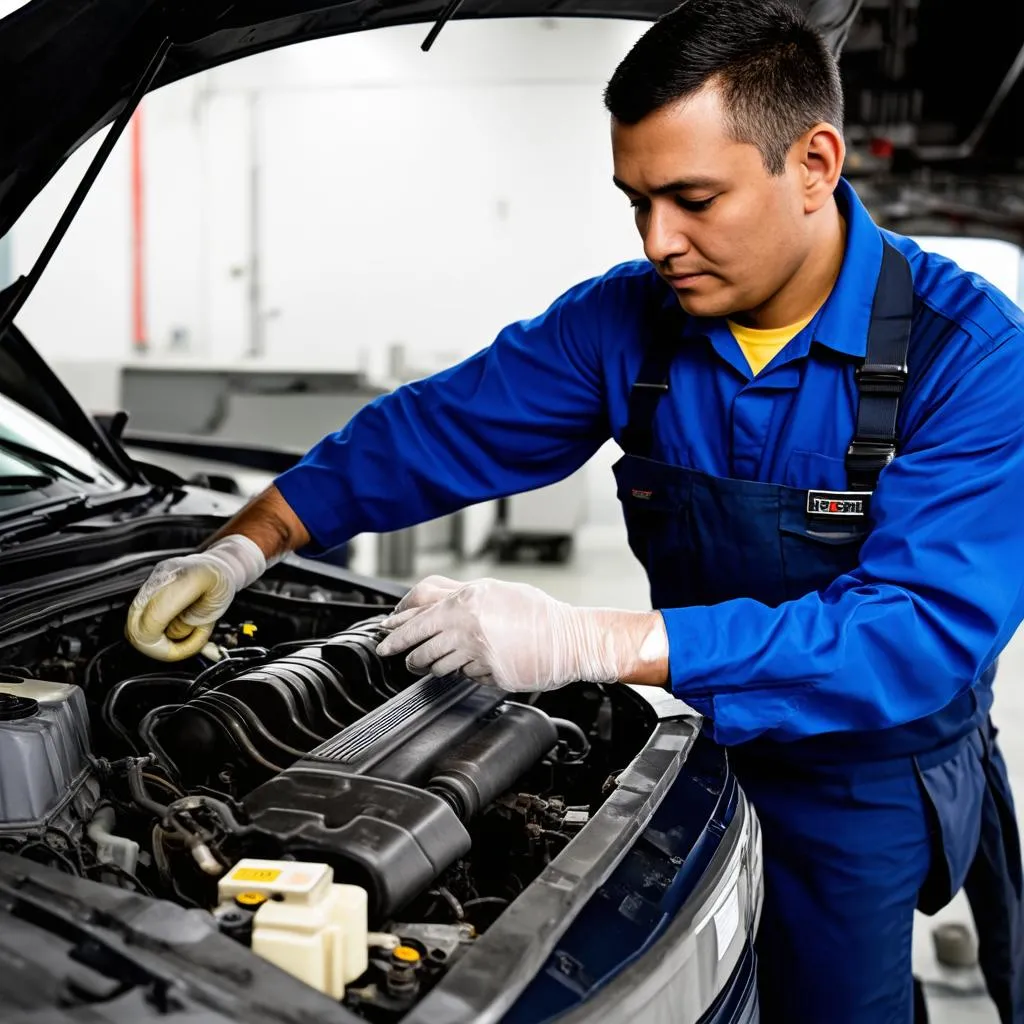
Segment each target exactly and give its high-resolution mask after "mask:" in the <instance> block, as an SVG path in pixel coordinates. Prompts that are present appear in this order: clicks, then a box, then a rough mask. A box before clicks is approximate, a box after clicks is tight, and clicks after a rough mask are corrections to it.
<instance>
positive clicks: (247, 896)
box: [235, 892, 267, 907]
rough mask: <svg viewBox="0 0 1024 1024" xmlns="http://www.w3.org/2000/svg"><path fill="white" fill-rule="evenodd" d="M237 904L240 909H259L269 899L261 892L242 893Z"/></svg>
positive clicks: (237, 898) (237, 897) (238, 896)
mask: <svg viewBox="0 0 1024 1024" xmlns="http://www.w3.org/2000/svg"><path fill="white" fill-rule="evenodd" d="M235 902H236V903H237V904H238V905H239V906H240V907H258V906H260V905H261V904H263V903H266V902H267V897H266V896H265V895H264V894H263V893H261V892H240V893H239V894H238V895H237V896H236V897H235Z"/></svg>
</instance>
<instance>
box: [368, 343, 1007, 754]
mask: <svg viewBox="0 0 1024 1024" xmlns="http://www.w3.org/2000/svg"><path fill="white" fill-rule="evenodd" d="M1022 344H1024V338H1021V337H1013V338H1010V339H1008V340H1006V341H1005V342H1004V343H1003V344H1002V345H1001V346H1000V347H999V348H998V349H996V350H995V351H994V352H992V353H990V354H989V355H988V356H987V357H985V358H983V359H982V360H981V361H980V362H979V363H978V364H976V365H975V366H974V367H973V368H972V369H971V370H970V371H968V372H967V373H966V374H965V375H964V376H963V377H962V379H961V380H960V381H959V382H958V383H957V384H956V386H955V387H953V388H952V389H951V390H950V392H949V393H948V394H947V395H946V396H945V397H944V398H943V399H941V400H940V401H939V402H938V403H937V405H936V407H935V408H933V409H932V410H930V412H929V413H928V415H927V416H926V417H924V418H923V422H922V423H921V425H920V426H919V427H918V429H917V430H916V432H915V434H914V436H913V437H911V438H910V440H909V443H908V445H907V447H906V449H905V450H904V452H903V453H902V454H901V455H900V457H899V458H897V459H896V461H895V462H894V463H893V464H892V465H890V466H889V467H888V468H887V469H886V470H885V472H884V473H883V474H882V478H881V480H880V482H879V486H878V489H877V491H876V493H875V496H874V499H873V502H872V506H873V513H874V519H875V527H874V529H873V530H872V532H871V534H870V535H869V537H868V539H867V540H866V542H865V544H864V547H863V549H862V552H861V563H860V565H859V566H858V567H857V569H855V570H854V571H853V572H852V573H849V574H848V575H845V576H842V577H840V578H839V579H837V580H835V581H834V582H833V583H832V584H831V585H830V586H828V587H825V588H824V589H822V590H821V591H818V592H815V593H811V594H807V595H805V596H804V597H802V598H800V599H799V600H795V601H789V602H786V603H785V604H782V605H780V606H778V607H775V608H773V607H769V606H768V605H765V604H761V603H760V602H758V601H754V600H751V599H738V600H733V601H725V602H722V603H720V604H717V605H711V606H699V607H692V608H669V609H663V610H662V611H660V612H653V613H642V612H627V611H615V610H609V609H597V608H574V607H572V606H569V605H565V604H563V603H562V602H559V601H555V600H554V599H553V598H551V597H549V596H548V595H546V594H544V593H543V592H542V591H539V590H537V589H536V588H533V587H524V586H523V585H522V584H512V583H502V582H499V581H497V580H477V581H473V582H470V583H467V584H463V585H459V584H455V583H454V581H442V585H437V584H436V583H435V582H433V581H430V580H427V581H424V583H423V584H420V585H419V586H418V587H416V588H414V589H413V591H412V592H411V593H410V594H409V595H408V596H407V597H406V598H405V599H404V600H403V601H402V603H401V604H400V605H399V608H398V610H397V614H396V615H394V616H392V617H391V619H389V620H388V621H387V622H385V627H386V628H389V629H390V630H391V634H390V636H389V637H388V638H387V639H386V640H385V641H384V642H383V644H382V645H381V651H382V653H385V654H395V653H398V652H399V651H405V650H408V651H410V653H409V655H408V658H407V661H408V663H409V665H410V667H412V668H414V669H417V670H420V671H427V670H431V671H434V672H435V673H439V672H441V671H455V670H461V671H463V672H465V674H466V675H469V676H472V677H475V678H480V679H483V680H485V681H488V682H492V683H494V684H495V685H498V686H502V687H503V688H505V689H510V690H545V689H551V688H554V687H557V686H562V685H565V684H566V683H569V682H572V681H574V680H577V679H588V680H593V681H596V682H606V681H607V682H610V681H614V680H621V681H623V682H632V683H649V684H654V685H663V684H664V683H665V682H666V681H670V682H671V684H672V689H673V692H674V693H675V694H676V696H678V697H680V698H681V699H682V700H684V701H686V702H687V703H689V704H690V705H692V706H693V707H695V708H696V709H697V710H698V711H701V712H702V713H703V714H705V715H706V716H707V717H708V718H710V719H712V720H713V722H714V725H715V736H716V738H717V739H718V740H720V741H721V742H724V743H730V744H732V743H740V742H744V741H747V740H750V739H753V738H754V737H756V736H758V735H760V734H762V733H771V734H773V735H774V736H775V737H777V738H783V739H797V738H800V737H803V736H811V735H817V734H822V733H829V732H841V731H856V730H878V729H886V728H890V727H893V726H897V725H902V724H904V723H907V722H910V721H914V720H915V719H918V718H922V717H924V716H926V715H929V714H931V713H933V712H935V711H938V710H940V709H941V708H943V707H945V706H946V705H947V704H949V702H950V701H951V700H953V699H954V698H955V697H956V696H957V695H958V694H959V693H961V692H963V691H965V690H967V689H968V688H970V687H971V686H972V685H973V684H974V683H975V682H976V681H977V679H978V677H979V675H980V674H981V673H982V671H984V669H985V668H986V667H987V666H988V665H990V664H991V662H992V660H993V659H994V658H995V656H996V655H997V654H998V653H999V651H1000V650H1001V649H1002V647H1003V646H1004V645H1005V644H1006V642H1007V641H1008V640H1009V638H1010V637H1011V636H1012V635H1013V633H1014V631H1015V630H1016V628H1017V627H1018V625H1019V624H1020V623H1021V621H1022V619H1024V519H1022V515H1021V513H1022V510H1024V404H1022V402H1021V395H1024V352H1022V351H1021V345H1022Z"/></svg>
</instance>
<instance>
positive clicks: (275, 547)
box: [203, 485, 310, 562]
mask: <svg viewBox="0 0 1024 1024" xmlns="http://www.w3.org/2000/svg"><path fill="white" fill-rule="evenodd" d="M233 533H240V534H242V536H244V537H248V538H249V539H250V540H251V541H252V542H253V543H254V544H256V546H257V547H258V548H259V549H260V550H261V551H262V552H263V555H264V557H265V558H266V559H267V561H268V562H269V561H271V560H272V559H275V558H279V557H281V556H282V555H286V554H288V552H289V551H295V550H296V549H297V548H301V547H305V546H306V545H307V544H308V543H309V542H310V536H309V532H308V531H307V530H306V527H305V526H303V524H302V520H301V519H299V517H298V516H297V515H296V514H295V513H294V512H293V511H292V508H291V506H290V505H289V504H288V502H286V501H285V500H284V498H283V497H282V495H281V492H280V491H279V490H278V489H277V488H276V487H274V486H273V485H271V486H270V487H268V488H267V489H266V490H265V491H264V492H263V493H262V494H259V495H257V496H256V497H255V498H253V499H252V501H250V502H249V504H248V505H246V506H245V508H243V509H242V510H241V511H240V512H239V513H238V514H237V515H235V516H233V517H232V518H231V519H230V520H229V521H228V522H227V523H225V524H224V526H222V527H221V528H220V529H219V530H218V531H217V532H216V533H215V534H214V535H213V536H212V537H211V538H210V539H209V540H208V541H207V542H206V544H205V545H203V546H204V547H209V545H210V544H212V543H213V542H214V541H217V540H220V539H221V538H222V537H226V536H228V535H229V534H233Z"/></svg>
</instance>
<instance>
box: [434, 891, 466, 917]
mask: <svg viewBox="0 0 1024 1024" xmlns="http://www.w3.org/2000/svg"><path fill="white" fill-rule="evenodd" d="M429 895H431V896H439V897H440V898H441V899H443V900H444V901H445V903H447V904H448V906H449V907H451V909H452V913H453V914H454V915H455V919H456V920H457V921H463V920H465V917H466V912H465V910H463V909H462V904H461V903H460V902H459V901H458V899H457V898H456V897H455V894H454V893H453V892H452V891H451V889H447V888H445V887H444V886H443V885H441V886H438V887H437V888H436V889H431V891H430V894H429Z"/></svg>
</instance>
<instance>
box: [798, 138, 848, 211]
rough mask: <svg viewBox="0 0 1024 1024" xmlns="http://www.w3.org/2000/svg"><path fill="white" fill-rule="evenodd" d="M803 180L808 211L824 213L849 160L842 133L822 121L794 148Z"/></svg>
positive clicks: (806, 209)
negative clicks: (844, 163)
mask: <svg viewBox="0 0 1024 1024" xmlns="http://www.w3.org/2000/svg"><path fill="white" fill-rule="evenodd" d="M793 156H794V157H795V158H796V159H797V160H798V161H799V164H800V172H801V175H802V178H803V190H804V211H805V212H806V213H815V212H817V211H818V210H820V209H821V208H822V207H823V206H824V205H825V203H827V202H828V200H829V199H831V198H832V194H833V193H834V192H835V190H836V185H838V184H839V177H840V175H841V174H842V173H843V162H844V161H845V159H846V143H845V142H844V141H843V135H842V132H840V131H839V130H838V129H837V128H835V127H834V126H832V125H830V124H827V123H825V122H822V123H821V124H816V125H815V126H814V127H813V128H811V129H810V130H809V131H807V132H805V133H804V134H803V135H802V136H801V137H800V139H799V140H798V141H797V143H796V145H794V147H793Z"/></svg>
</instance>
